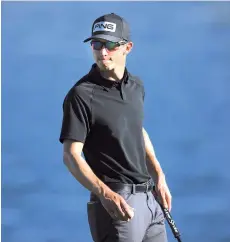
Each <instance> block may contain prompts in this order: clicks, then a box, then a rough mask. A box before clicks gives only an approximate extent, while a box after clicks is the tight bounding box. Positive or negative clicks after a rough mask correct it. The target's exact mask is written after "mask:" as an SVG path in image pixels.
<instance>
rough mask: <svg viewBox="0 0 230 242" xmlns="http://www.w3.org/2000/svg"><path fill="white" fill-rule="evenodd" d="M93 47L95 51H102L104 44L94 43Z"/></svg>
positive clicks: (92, 43)
mask: <svg viewBox="0 0 230 242" xmlns="http://www.w3.org/2000/svg"><path fill="white" fill-rule="evenodd" d="M91 45H92V47H93V49H94V50H101V48H102V46H103V43H101V42H100V41H92V42H91Z"/></svg>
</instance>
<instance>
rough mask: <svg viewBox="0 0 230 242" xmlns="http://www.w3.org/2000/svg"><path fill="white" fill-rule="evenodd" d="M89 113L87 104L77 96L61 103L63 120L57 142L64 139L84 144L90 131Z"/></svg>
mask: <svg viewBox="0 0 230 242" xmlns="http://www.w3.org/2000/svg"><path fill="white" fill-rule="evenodd" d="M90 120H91V113H90V107H89V104H88V103H86V102H85V100H84V99H83V98H82V97H80V96H79V95H77V94H75V95H72V96H71V97H67V98H66V99H65V100H64V103H63V119H62V128H61V134H60V138H59V141H60V142H61V143H63V142H64V140H65V139H70V140H75V141H79V142H82V143H84V142H85V139H86V137H87V135H88V133H89V131H90Z"/></svg>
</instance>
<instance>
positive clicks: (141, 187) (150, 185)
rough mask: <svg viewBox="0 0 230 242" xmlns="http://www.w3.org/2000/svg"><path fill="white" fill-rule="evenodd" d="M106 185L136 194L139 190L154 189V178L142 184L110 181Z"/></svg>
mask: <svg viewBox="0 0 230 242" xmlns="http://www.w3.org/2000/svg"><path fill="white" fill-rule="evenodd" d="M106 185H107V186H108V187H109V188H111V189H112V190H113V191H115V192H117V191H121V190H122V191H123V190H124V191H127V192H130V193H134V194H135V193H139V192H149V191H152V190H153V182H152V180H149V181H148V182H145V183H142V184H125V183H108V184H106Z"/></svg>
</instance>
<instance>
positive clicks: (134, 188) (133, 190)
mask: <svg viewBox="0 0 230 242" xmlns="http://www.w3.org/2000/svg"><path fill="white" fill-rule="evenodd" d="M132 193H133V194H134V195H135V194H136V185H135V184H133V189H132Z"/></svg>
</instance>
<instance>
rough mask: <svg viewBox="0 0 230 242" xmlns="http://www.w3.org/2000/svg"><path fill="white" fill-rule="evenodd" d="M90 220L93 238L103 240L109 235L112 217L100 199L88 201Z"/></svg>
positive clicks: (96, 240) (97, 240)
mask: <svg viewBox="0 0 230 242" xmlns="http://www.w3.org/2000/svg"><path fill="white" fill-rule="evenodd" d="M87 213H88V222H89V227H90V231H91V235H92V238H93V240H94V241H95V242H102V241H104V240H105V238H106V237H107V236H108V233H109V229H110V226H111V217H110V215H109V214H108V212H107V211H106V210H105V208H104V207H103V206H102V204H101V202H100V201H90V202H88V203H87Z"/></svg>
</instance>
